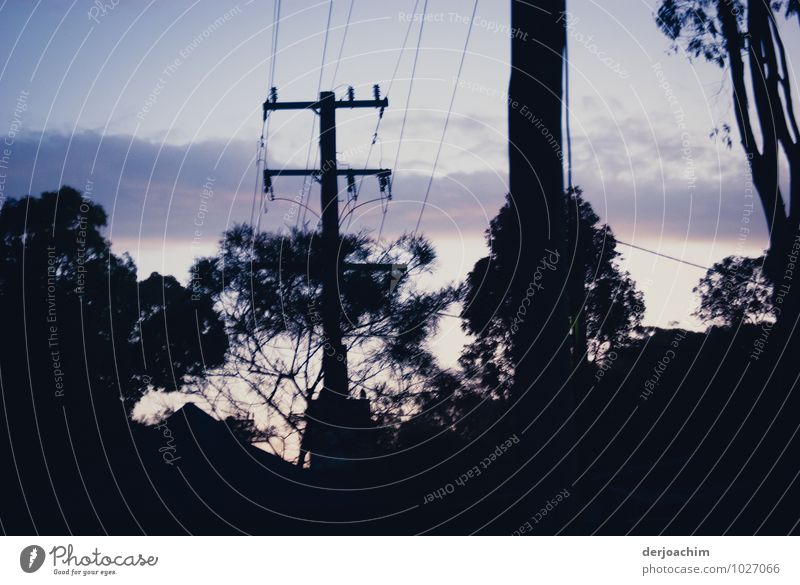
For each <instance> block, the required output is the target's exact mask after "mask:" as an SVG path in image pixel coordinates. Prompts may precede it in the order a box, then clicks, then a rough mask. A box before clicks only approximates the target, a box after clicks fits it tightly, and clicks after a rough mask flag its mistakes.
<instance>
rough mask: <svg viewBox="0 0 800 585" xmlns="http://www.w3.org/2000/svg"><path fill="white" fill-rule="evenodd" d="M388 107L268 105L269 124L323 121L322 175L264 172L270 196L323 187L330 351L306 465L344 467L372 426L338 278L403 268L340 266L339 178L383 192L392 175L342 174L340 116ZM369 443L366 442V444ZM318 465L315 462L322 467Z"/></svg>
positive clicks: (273, 101)
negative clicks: (365, 181)
mask: <svg viewBox="0 0 800 585" xmlns="http://www.w3.org/2000/svg"><path fill="white" fill-rule="evenodd" d="M388 106H389V100H388V99H386V98H381V97H380V90H379V88H378V86H377V85H376V86H375V88H374V99H371V100H356V99H354V97H353V92H352V90H351V91H350V92H349V96H348V99H345V100H337V99H336V96H335V94H334V93H333V92H332V91H323V92H320V94H319V100H318V101H314V102H279V101H278V100H277V92H276V91H275V90H274V89H273V91H272V93H271V97H270V99H269V100H267V101H266V102H264V119H265V120H266V117H267V115H268V113H269V112H271V111H274V110H312V111H314V112H316V113H317V115H319V121H320V134H319V150H320V161H321V166H320V168H319V169H301V170H269V169H266V170H265V171H264V190H265V191H269V190H270V189H271V185H272V177H275V176H312V177H315V178H317V179H318V180H319V182H320V206H321V210H322V214H321V215H322V232H321V239H322V257H321V261H322V265H321V266H320V267H319V270H320V274H321V280H322V302H321V321H322V330H323V336H324V338H325V343H326V348H327V350H326V351H323V352H322V374H323V386H324V387H323V390H322V392H321V393H320V395H319V398H318V399H317V400H315V401H312V403H310V404H309V406H308V409H307V411H306V419H307V425H308V426H307V427H306V432H305V434H304V437H303V446H302V448H301V449H302V452H303V453H302V454H301V462H302V460H303V458H304V456H305V453H306V452H314V453H318V452H319V450H320V447H321V448H322V450H323V451H324V453H325V456H326V461H328V462H332V463H333V465H341V464H340V463H336V460H337V459H338V460H342V459H347V458H348V457H351V456H353V455H358V454H359V453H358V451H359V449H358V448H356V447H355V444H356V442H357V441H356V437H354V433H353V431H354V429H356V428H358V427H363V425H367V426H368V425H369V421H370V415H369V403H368V402H367V401H366V400H364V399H362V400H355V399H351V398H350V392H349V388H348V377H347V349H346V348H345V346H344V343H343V342H342V328H341V322H342V308H341V302H340V300H339V276H340V274H341V273H342V271H343V270H366V271H371V272H376V271H385V272H392V273H395V274H396V273H397V271H398V270H400V271H403V270H404V269H405V267H404V266H399V265H392V264H346V263H342V262H340V261H339V260H340V259H339V250H340V241H341V240H340V238H341V236H340V234H339V186H338V177H339V176H340V175H341V176H346V177H347V178H348V184H352V182H353V177H354V176H357V175H360V176H364V175H375V176H377V177H378V178H379V180H380V181H381V187H382V190H383V187H384V186H385V185H386V184H387V183H388V178H389V176H390V174H391V171H390V170H389V169H362V170H353V169H346V170H339V169H338V168H337V163H336V110H337V109H340V108H349V109H352V108H379V109H380V110H381V114H383V109H384V108H386V107H388ZM361 442H362V443H364V441H361ZM318 463H319V462H315V463H314V466H315V467H317V466H319V465H318Z"/></svg>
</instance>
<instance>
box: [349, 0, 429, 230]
mask: <svg viewBox="0 0 800 585" xmlns="http://www.w3.org/2000/svg"><path fill="white" fill-rule="evenodd" d="M419 2H420V0H415V2H414V8H413V9H412V10H411V14H414V15H416V14H417V7H418V6H419ZM427 7H428V1H427V0H425V5H424V6H423V9H422V18H420V31H419V36H418V38H417V48H416V51H415V56H414V64H413V66H412V71H411V79H410V85H409V92H408V97H407V98H406V110H405V115H404V116H403V127H405V117H406V115H407V114H408V102H409V98H410V96H411V89H412V88H413V85H414V77H415V72H416V68H417V58H418V56H419V48H420V42H421V39H422V27H423V25H424V23H425V14H426V12H427ZM415 20H416V19H414V18H411V19H409V23H408V28H406V34H405V37H403V44H402V46H401V47H400V54H399V55H398V56H397V61H396V62H395V65H394V71H392V77H391V79H390V80H389V86H388V87H387V89H386V93H385V96H386V97H387V98H388V97H389V94H390V93H391V91H392V87H393V86H394V82H395V79H396V78H397V72H398V71H399V69H400V63H401V62H402V61H403V55H404V53H405V50H406V47H407V46H408V38H409V37H410V36H411V30H412V29H413V27H414V21H415ZM382 121H383V116H379V117H378V121H377V122H376V123H375V131H374V132H373V133H372V141H371V143H370V145H369V150H368V151H367V160H366V162H365V163H364V170H366V169H367V167H368V166H369V161H370V158H371V156H372V150H373V149H374V147H375V143H376V142H377V141H378V140H379V138H378V132H379V131H380V127H381V122H382ZM402 140H403V139H402V130H401V135H400V140H399V142H398V145H397V146H398V152H399V149H400V145H401V144H402ZM381 156H382V155H381ZM396 166H397V158H396V157H395V166H393V167H392V169H393V171H392V172H394V169H395V168H396ZM363 184H364V177H361V178H360V179H359V181H358V184H357V186H356V190H355V194H354V197H353V203H354V204H355V200H357V199H358V196H359V194H360V193H361V187H362V185H363ZM348 204H349V201H348ZM387 205H388V204H387ZM345 209H347V206H345ZM386 211H387V206H384V207H383V216H382V218H381V228H380V231H379V232H378V241H380V238H381V235H382V233H383V226H384V221H385V219H386ZM351 212H352V210H351ZM352 220H353V215H352V213H351V214H350V216H349V217H348V221H347V228H348V229H349V228H350V223H351V222H352Z"/></svg>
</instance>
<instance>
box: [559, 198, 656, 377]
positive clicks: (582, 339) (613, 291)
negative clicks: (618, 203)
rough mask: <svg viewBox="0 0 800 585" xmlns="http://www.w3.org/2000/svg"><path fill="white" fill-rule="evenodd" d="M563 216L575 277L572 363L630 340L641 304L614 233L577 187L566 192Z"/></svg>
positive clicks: (641, 313)
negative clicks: (621, 261)
mask: <svg viewBox="0 0 800 585" xmlns="http://www.w3.org/2000/svg"><path fill="white" fill-rule="evenodd" d="M568 215H569V220H568V250H570V251H571V252H572V254H573V259H572V266H571V267H570V280H575V281H576V282H575V286H571V287H570V295H569V306H570V316H571V319H572V327H573V330H572V335H573V339H574V349H573V352H574V354H575V359H574V360H573V361H574V362H576V363H577V362H580V357H581V356H582V355H583V354H588V355H589V356H591V357H592V359H602V357H603V355H605V354H606V353H608V352H609V351H611V350H614V349H618V348H619V347H620V346H622V345H624V344H626V343H627V342H629V341H630V339H631V336H632V335H634V334H636V333H637V332H638V331H639V329H640V327H641V323H642V318H643V317H644V310H645V306H644V296H643V295H642V293H641V292H639V291H638V290H636V283H635V282H634V281H633V279H632V278H631V276H630V274H629V273H628V272H627V271H625V270H623V269H622V268H621V267H620V265H619V257H620V253H619V251H618V250H617V239H616V237H615V236H614V232H613V231H612V230H611V228H610V227H609V226H608V225H607V224H604V223H601V222H600V218H599V217H598V216H597V214H596V213H595V212H594V209H593V208H592V205H591V204H590V203H589V202H588V201H586V200H585V199H584V198H583V192H582V191H581V189H580V188H579V187H578V188H576V189H575V190H574V191H573V192H572V193H570V194H569V213H568ZM576 219H577V220H578V221H577V222H576ZM576 316H577V317H576Z"/></svg>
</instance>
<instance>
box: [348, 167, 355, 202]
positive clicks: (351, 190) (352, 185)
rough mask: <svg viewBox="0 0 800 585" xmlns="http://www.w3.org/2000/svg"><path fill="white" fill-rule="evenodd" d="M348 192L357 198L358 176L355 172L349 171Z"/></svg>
mask: <svg viewBox="0 0 800 585" xmlns="http://www.w3.org/2000/svg"><path fill="white" fill-rule="evenodd" d="M347 192H348V193H349V194H350V195H351V196H352V197H353V201H355V200H356V178H355V176H354V175H353V173H347Z"/></svg>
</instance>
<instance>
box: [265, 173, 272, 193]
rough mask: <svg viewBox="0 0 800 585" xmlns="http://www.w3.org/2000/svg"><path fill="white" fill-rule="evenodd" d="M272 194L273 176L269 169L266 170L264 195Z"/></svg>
mask: <svg viewBox="0 0 800 585" xmlns="http://www.w3.org/2000/svg"><path fill="white" fill-rule="evenodd" d="M270 192H272V175H271V174H270V173H269V169H264V193H270Z"/></svg>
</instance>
